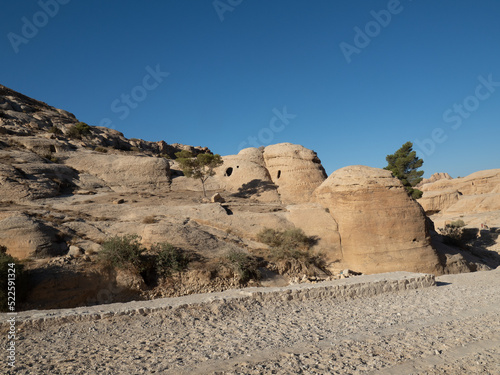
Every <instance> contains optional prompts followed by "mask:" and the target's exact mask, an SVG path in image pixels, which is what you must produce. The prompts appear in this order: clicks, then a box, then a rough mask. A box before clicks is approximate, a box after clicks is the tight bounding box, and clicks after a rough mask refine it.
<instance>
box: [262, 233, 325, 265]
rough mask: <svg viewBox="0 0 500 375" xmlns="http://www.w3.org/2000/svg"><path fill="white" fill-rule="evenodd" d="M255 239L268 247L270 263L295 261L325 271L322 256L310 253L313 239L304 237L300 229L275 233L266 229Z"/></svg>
mask: <svg viewBox="0 0 500 375" xmlns="http://www.w3.org/2000/svg"><path fill="white" fill-rule="evenodd" d="M257 239H258V241H260V242H263V243H265V244H267V245H269V246H270V251H269V258H270V259H271V260H272V261H287V260H291V259H295V260H298V261H300V262H302V263H304V264H312V265H314V266H316V267H318V268H320V269H325V260H324V256H323V255H321V254H312V253H311V251H310V248H311V246H312V244H313V239H312V238H310V237H308V236H306V235H305V233H304V232H303V231H302V229H297V228H294V229H287V230H285V231H277V230H274V229H270V228H266V229H263V230H262V231H261V232H259V233H258V234H257Z"/></svg>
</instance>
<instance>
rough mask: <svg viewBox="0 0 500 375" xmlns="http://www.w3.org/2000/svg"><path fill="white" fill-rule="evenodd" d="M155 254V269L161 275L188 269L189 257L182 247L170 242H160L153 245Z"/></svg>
mask: <svg viewBox="0 0 500 375" xmlns="http://www.w3.org/2000/svg"><path fill="white" fill-rule="evenodd" d="M151 251H152V252H153V254H154V256H155V262H154V263H155V264H154V267H155V271H156V273H157V275H159V276H163V277H166V276H170V275H171V274H172V272H181V271H182V270H184V269H186V267H187V265H188V263H189V257H188V256H187V254H186V253H185V252H184V251H182V250H181V249H179V248H177V247H175V246H172V245H171V244H169V243H165V242H163V243H159V244H155V245H153V246H151Z"/></svg>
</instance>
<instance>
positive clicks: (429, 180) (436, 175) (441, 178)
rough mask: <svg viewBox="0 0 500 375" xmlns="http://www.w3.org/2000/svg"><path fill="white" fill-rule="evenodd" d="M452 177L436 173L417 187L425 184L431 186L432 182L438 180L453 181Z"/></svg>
mask: <svg viewBox="0 0 500 375" xmlns="http://www.w3.org/2000/svg"><path fill="white" fill-rule="evenodd" d="M451 179H452V177H451V176H450V175H449V174H448V173H442V172H439V173H434V174H433V175H432V176H431V177H429V178H424V179H423V180H422V181H420V183H419V184H418V185H417V187H419V186H422V185H424V184H429V183H431V182H435V181H438V180H451Z"/></svg>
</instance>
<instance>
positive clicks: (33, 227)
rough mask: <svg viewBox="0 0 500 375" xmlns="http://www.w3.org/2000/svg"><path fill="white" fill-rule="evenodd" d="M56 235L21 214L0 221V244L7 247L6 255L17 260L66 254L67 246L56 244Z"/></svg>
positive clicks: (49, 229) (54, 232) (40, 223)
mask: <svg viewBox="0 0 500 375" xmlns="http://www.w3.org/2000/svg"><path fill="white" fill-rule="evenodd" d="M56 234H57V231H56V230H55V229H54V228H51V227H49V226H47V225H46V224H44V223H42V222H40V221H38V220H34V219H32V218H30V217H29V216H27V215H24V214H22V213H17V214H14V215H12V216H9V217H7V218H4V219H3V220H0V244H1V245H3V246H6V247H7V252H8V254H10V255H12V256H14V257H16V258H18V259H26V258H28V257H49V256H54V255H60V254H63V253H65V252H67V250H68V249H67V245H66V244H65V243H63V242H58V240H57V238H56Z"/></svg>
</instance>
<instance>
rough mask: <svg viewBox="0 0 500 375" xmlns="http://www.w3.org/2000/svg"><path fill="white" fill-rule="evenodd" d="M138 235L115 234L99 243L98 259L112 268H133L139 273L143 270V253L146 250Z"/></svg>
mask: <svg viewBox="0 0 500 375" xmlns="http://www.w3.org/2000/svg"><path fill="white" fill-rule="evenodd" d="M140 239H141V238H140V236H138V235H135V234H134V235H125V236H122V237H120V236H115V237H112V238H110V239H108V240H106V241H104V242H103V243H102V245H101V251H100V252H99V259H100V260H101V261H102V262H103V263H105V264H106V265H109V266H111V267H113V268H118V269H133V270H134V271H136V272H138V273H140V272H142V271H143V268H144V262H143V257H142V255H143V253H144V251H146V249H145V248H143V247H142V245H141V243H140V242H139V241H140Z"/></svg>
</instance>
